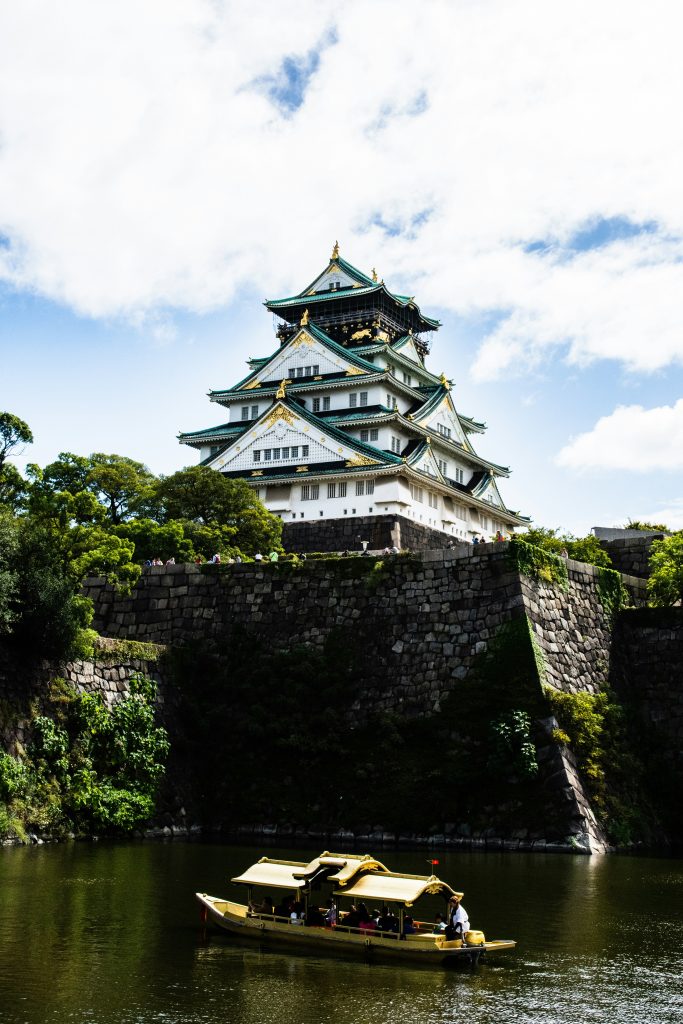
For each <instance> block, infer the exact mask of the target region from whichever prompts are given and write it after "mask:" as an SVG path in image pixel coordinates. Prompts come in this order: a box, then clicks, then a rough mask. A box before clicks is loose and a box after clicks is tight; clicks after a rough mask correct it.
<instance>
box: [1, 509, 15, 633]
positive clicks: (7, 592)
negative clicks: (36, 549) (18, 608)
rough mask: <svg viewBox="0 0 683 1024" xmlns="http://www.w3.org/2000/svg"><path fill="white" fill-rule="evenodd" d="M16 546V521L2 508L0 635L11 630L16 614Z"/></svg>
mask: <svg viewBox="0 0 683 1024" xmlns="http://www.w3.org/2000/svg"><path fill="white" fill-rule="evenodd" d="M16 548H17V526H16V522H15V520H14V518H13V517H12V515H11V514H10V512H9V511H7V510H6V509H3V508H0V635H2V634H3V633H7V632H9V630H10V629H11V627H12V623H13V621H14V618H15V614H16V613H15V600H16V591H17V571H16Z"/></svg>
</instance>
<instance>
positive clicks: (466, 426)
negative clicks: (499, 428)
mask: <svg viewBox="0 0 683 1024" xmlns="http://www.w3.org/2000/svg"><path fill="white" fill-rule="evenodd" d="M457 417H458V419H459V421H460V426H461V427H462V429H463V430H464V431H465V432H466V433H467V434H484V433H486V429H487V427H486V424H485V423H479V422H478V420H473V419H470V417H469V416H463V415H462V414H461V413H457Z"/></svg>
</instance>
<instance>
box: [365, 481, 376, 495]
mask: <svg viewBox="0 0 683 1024" xmlns="http://www.w3.org/2000/svg"><path fill="white" fill-rule="evenodd" d="M365 493H366V494H374V493H375V481H374V480H366V481H365Z"/></svg>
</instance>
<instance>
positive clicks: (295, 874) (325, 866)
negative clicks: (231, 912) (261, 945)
mask: <svg viewBox="0 0 683 1024" xmlns="http://www.w3.org/2000/svg"><path fill="white" fill-rule="evenodd" d="M333 868H336V869H337V870H336V871H335V872H334V873H332V874H329V875H328V877H329V879H330V881H332V882H337V883H338V884H339V885H340V886H344V885H347V884H348V882H350V881H351V880H352V879H353V878H355V877H356V876H357V875H358V874H359V872H362V871H370V870H371V871H376V872H377V873H380V874H381V873H385V874H388V868H386V867H385V866H384V864H382V863H381V862H380V861H378V860H375V858H374V857H371V856H370V855H369V854H365V855H364V856H362V857H359V856H355V857H347V856H345V855H344V854H336V853H328V851H327V850H325V851H324V852H323V853H321V854H320V856H319V857H315V858H314V859H313V860H311V861H309V862H308V863H307V864H305V863H303V862H302V861H292V860H271V859H270V857H261V860H259V861H258V862H257V863H256V864H252V866H251V867H250V868H247V870H246V871H245V872H243V874H241V875H238V876H237V877H236V878H233V879H231V881H233V882H236V883H238V884H239V885H263V886H268V887H269V888H273V889H303V888H304V887H305V886H306V884H307V883H308V882H309V881H310V880H311V879H312V878H313V877H314V876H315V875H317V874H318V873H319V872H321V871H329V870H330V869H333Z"/></svg>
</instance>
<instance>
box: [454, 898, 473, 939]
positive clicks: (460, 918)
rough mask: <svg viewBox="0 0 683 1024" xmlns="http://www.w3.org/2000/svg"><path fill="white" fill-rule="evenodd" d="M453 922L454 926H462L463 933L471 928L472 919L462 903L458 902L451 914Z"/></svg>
mask: <svg viewBox="0 0 683 1024" xmlns="http://www.w3.org/2000/svg"><path fill="white" fill-rule="evenodd" d="M451 924H452V925H453V927H454V928H457V927H458V926H460V927H462V934H463V935H464V934H465V932H468V931H469V930H470V919H469V917H468V916H467V911H466V910H465V908H464V907H463V905H462V903H458V906H457V907H456V909H455V910H454V911H453V913H452V914H451Z"/></svg>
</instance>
